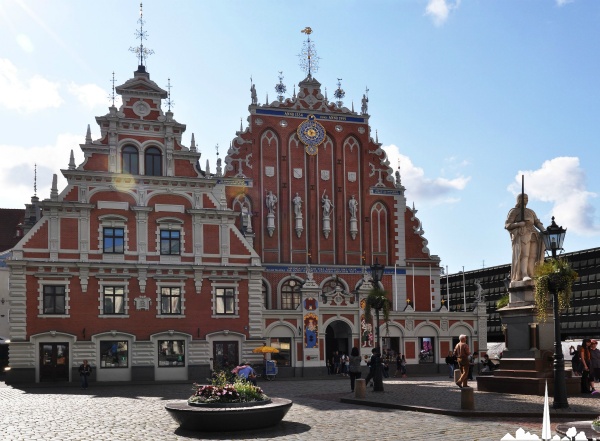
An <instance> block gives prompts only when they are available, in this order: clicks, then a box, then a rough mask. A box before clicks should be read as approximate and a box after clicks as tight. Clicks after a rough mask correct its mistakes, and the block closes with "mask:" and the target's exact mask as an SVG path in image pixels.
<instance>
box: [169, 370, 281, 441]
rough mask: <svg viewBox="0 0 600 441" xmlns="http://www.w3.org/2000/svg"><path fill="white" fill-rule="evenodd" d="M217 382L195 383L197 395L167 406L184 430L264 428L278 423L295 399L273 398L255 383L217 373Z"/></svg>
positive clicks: (205, 430)
mask: <svg viewBox="0 0 600 441" xmlns="http://www.w3.org/2000/svg"><path fill="white" fill-rule="evenodd" d="M212 383H213V384H210V385H201V384H197V383H194V385H193V390H194V394H193V395H192V396H191V397H189V398H188V400H187V401H184V400H180V401H176V402H171V403H169V404H167V405H166V406H165V409H166V410H167V411H168V412H169V414H170V415H171V416H172V417H173V419H175V421H177V422H178V423H179V426H180V427H181V428H182V429H187V430H197V431H203V432H215V431H220V432H223V431H237V430H249V429H260V428H264V427H270V426H274V425H275V424H278V423H279V422H280V421H281V420H282V419H283V417H284V416H285V414H286V413H287V412H288V410H289V409H290V407H292V401H291V400H287V399H283V398H272V399H271V398H269V397H268V396H267V395H265V393H264V392H263V390H262V389H261V388H260V387H258V386H254V385H253V384H252V383H251V382H248V381H246V380H243V379H240V378H236V379H234V380H233V381H231V380H230V379H228V375H227V374H226V373H219V374H216V375H215V376H214V378H213V382H212Z"/></svg>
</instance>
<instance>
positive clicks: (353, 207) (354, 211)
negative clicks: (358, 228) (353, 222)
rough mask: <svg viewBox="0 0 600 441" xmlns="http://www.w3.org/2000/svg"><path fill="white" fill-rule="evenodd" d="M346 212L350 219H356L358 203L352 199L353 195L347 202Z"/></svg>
mask: <svg viewBox="0 0 600 441" xmlns="http://www.w3.org/2000/svg"><path fill="white" fill-rule="evenodd" d="M348 210H350V217H352V218H356V214H357V211H358V201H357V200H356V199H355V198H354V195H352V197H351V198H350V200H349V201H348Z"/></svg>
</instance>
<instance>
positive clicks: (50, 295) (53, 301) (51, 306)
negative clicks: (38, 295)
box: [43, 285, 67, 314]
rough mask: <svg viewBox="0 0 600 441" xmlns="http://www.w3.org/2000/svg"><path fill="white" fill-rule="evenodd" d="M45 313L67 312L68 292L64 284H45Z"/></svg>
mask: <svg viewBox="0 0 600 441" xmlns="http://www.w3.org/2000/svg"><path fill="white" fill-rule="evenodd" d="M43 311H44V314H66V313H67V312H66V293H65V287H64V286H62V285H45V286H44V305H43Z"/></svg>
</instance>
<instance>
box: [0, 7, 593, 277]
mask: <svg viewBox="0 0 600 441" xmlns="http://www.w3.org/2000/svg"><path fill="white" fill-rule="evenodd" d="M138 18H139V2H138V1H137V0H136V1H134V0H103V1H95V2H90V1H86V2H82V1H75V0H69V1H67V0H53V1H51V2H50V1H44V0H0V42H1V44H0V121H2V123H1V126H2V127H3V130H2V134H1V135H0V152H2V153H3V160H2V161H1V162H0V185H1V188H2V190H3V191H2V192H1V193H0V207H2V208H22V207H23V206H24V204H25V203H27V202H28V201H29V199H30V197H31V196H32V194H33V182H34V178H33V174H34V172H33V170H34V163H37V167H38V178H37V194H38V196H39V197H40V198H47V197H49V194H50V184H51V181H52V174H53V173H59V187H61V188H62V187H64V185H65V181H64V180H63V179H61V175H60V172H59V170H60V169H61V168H62V169H64V168H66V167H67V165H68V161H69V152H70V151H71V150H72V149H73V150H74V153H75V160H76V162H77V163H78V164H79V163H81V162H82V160H83V155H82V154H81V151H80V150H79V144H80V143H82V142H83V141H84V136H85V132H86V128H87V125H88V124H90V126H91V130H92V137H93V138H94V139H95V138H97V137H99V130H98V129H97V126H96V123H95V116H97V115H103V114H105V113H107V111H108V106H109V105H110V100H109V95H110V91H111V78H112V73H113V72H114V73H115V78H116V84H117V85H118V84H122V83H124V82H125V81H126V80H127V79H129V78H131V77H132V75H133V71H135V69H136V68H137V61H136V58H135V55H134V54H133V53H131V52H130V51H129V48H130V47H135V46H137V45H138V44H139V41H138V40H136V38H135V31H136V29H138V27H139V25H138V23H137V20H138ZM144 20H145V26H144V29H145V30H146V31H147V33H148V39H147V40H146V41H145V42H144V44H145V46H146V47H147V48H149V49H152V50H153V51H154V54H153V55H151V56H150V57H149V58H148V60H147V63H146V65H147V70H148V71H149V72H150V76H151V79H152V80H153V81H155V82H156V83H157V84H158V85H159V86H161V87H163V88H166V86H167V82H168V81H169V80H168V79H169V78H170V83H171V86H172V89H171V93H172V100H173V102H174V105H173V108H172V110H173V112H174V114H175V118H176V119H177V120H178V121H179V122H181V123H185V124H187V131H186V133H185V134H184V137H183V141H184V144H186V145H189V142H190V138H191V135H192V133H194V134H195V138H196V142H197V144H198V147H199V149H200V151H201V152H202V159H201V163H202V165H203V166H204V164H205V163H206V160H207V159H208V160H209V161H210V163H211V168H212V170H214V165H215V160H216V149H215V146H216V145H217V144H218V145H219V146H220V149H219V152H220V154H221V157H223V156H224V155H225V153H226V150H227V146H228V145H229V142H230V141H231V140H232V139H233V138H234V136H235V131H236V130H239V127H240V120H242V123H243V125H244V127H246V125H247V123H246V117H247V113H248V111H247V107H248V105H249V104H250V77H252V79H253V81H254V83H255V85H256V90H257V93H258V99H259V102H260V103H264V102H265V100H266V96H267V94H268V96H269V100H271V101H272V100H274V99H275V95H276V94H275V90H274V86H275V84H276V83H277V81H278V78H277V77H278V72H279V71H283V76H284V79H283V82H284V83H285V84H286V86H287V91H288V93H287V95H288V96H291V93H292V92H293V86H294V84H297V83H298V82H299V81H301V80H302V79H303V78H304V76H305V75H304V72H303V71H302V70H301V69H300V67H299V59H298V54H299V53H300V50H301V48H302V42H303V40H304V39H305V35H304V34H302V33H300V30H301V29H304V27H306V26H310V27H311V28H312V29H313V34H312V40H313V41H314V42H315V45H316V49H317V53H318V56H319V57H320V60H319V69H318V71H317V72H316V73H315V74H314V76H315V77H316V78H317V79H318V80H319V81H320V82H321V84H322V87H326V88H327V91H328V96H329V98H330V100H333V92H334V90H335V89H336V87H337V85H336V83H337V81H338V80H337V79H338V78H341V84H342V88H343V89H344V90H345V91H346V96H345V98H344V105H345V106H347V107H350V106H351V105H352V103H354V106H355V108H356V109H357V110H358V109H359V108H360V98H361V97H362V94H363V93H364V92H365V89H366V88H368V89H369V92H368V93H369V114H370V115H371V119H370V123H371V127H372V130H373V133H372V135H373V137H374V136H375V133H374V132H375V131H377V136H378V139H379V141H380V142H381V143H383V145H384V146H385V148H386V151H387V152H388V156H389V158H390V162H391V164H392V165H393V166H394V167H396V166H397V164H398V160H400V167H401V174H402V183H403V184H404V185H405V187H406V195H407V198H408V204H409V205H410V206H412V205H413V203H414V205H415V207H416V209H417V210H418V213H417V217H418V218H419V219H420V220H421V222H422V226H423V229H424V230H425V237H426V239H427V240H428V241H429V243H428V247H429V249H430V251H431V252H432V254H436V255H438V256H440V258H441V263H442V265H443V266H444V267H445V266H446V265H447V266H448V269H449V272H450V273H455V272H457V271H459V270H461V269H462V267H463V266H464V267H465V270H474V269H479V268H482V267H483V266H486V267H489V266H494V265H502V264H505V263H508V262H509V261H510V241H509V236H508V233H507V232H506V231H505V230H504V221H505V219H506V215H507V213H508V211H509V209H510V208H511V207H513V206H514V201H515V195H516V194H517V193H518V192H519V191H520V182H521V175H522V174H524V175H525V190H526V192H527V193H528V194H529V207H530V208H532V209H534V210H535V211H536V213H537V214H538V216H539V217H540V219H541V220H542V222H543V223H544V224H545V225H548V224H549V223H550V218H551V216H556V220H557V222H558V223H559V224H561V225H563V226H564V227H566V228H567V229H568V232H567V238H566V240H565V244H564V246H565V250H566V251H577V250H581V249H587V248H591V247H597V246H600V219H599V215H598V207H599V201H598V197H597V195H598V192H599V191H600V173H597V172H596V167H597V166H598V164H600V161H599V155H600V154H599V153H598V151H599V147H600V137H599V135H600V133H599V132H600V124H599V119H600V106H599V105H598V103H600V49H599V47H600V46H599V43H600V2H593V1H589V0H573V1H566V0H561V1H557V0H529V1H521V0H462V1H459V0H452V1H450V0H403V1H400V0H389V1H383V0H371V1H369V2H365V1H341V0H340V1H337V0H329V1H300V0H298V1H293V2H292V1H288V2H282V1H276V0H273V1H266V0H254V1H252V2H250V1H246V0H239V1H191V0H179V1H169V2H167V1H158V0H146V1H144Z"/></svg>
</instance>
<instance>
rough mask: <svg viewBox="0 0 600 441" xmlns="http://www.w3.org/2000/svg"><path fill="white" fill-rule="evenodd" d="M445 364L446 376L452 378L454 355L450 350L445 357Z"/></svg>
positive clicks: (454, 362) (454, 366)
mask: <svg viewBox="0 0 600 441" xmlns="http://www.w3.org/2000/svg"><path fill="white" fill-rule="evenodd" d="M446 364H447V365H448V370H449V374H448V378H454V369H455V368H456V357H455V356H454V353H453V352H452V351H450V352H448V356H447V357H446Z"/></svg>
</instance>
